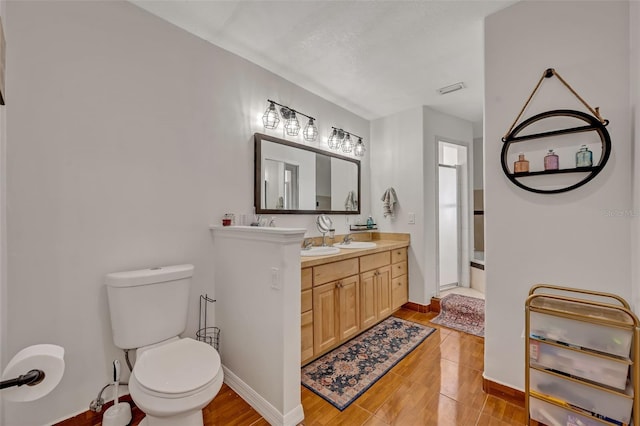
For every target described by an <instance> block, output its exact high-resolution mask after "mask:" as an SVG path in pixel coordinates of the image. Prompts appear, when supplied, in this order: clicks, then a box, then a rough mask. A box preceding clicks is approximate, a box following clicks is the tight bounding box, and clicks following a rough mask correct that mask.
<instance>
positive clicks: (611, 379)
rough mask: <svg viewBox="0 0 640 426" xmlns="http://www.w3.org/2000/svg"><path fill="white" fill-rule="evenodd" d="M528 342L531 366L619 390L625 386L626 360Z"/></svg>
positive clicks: (538, 342) (627, 368)
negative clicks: (559, 372)
mask: <svg viewBox="0 0 640 426" xmlns="http://www.w3.org/2000/svg"><path fill="white" fill-rule="evenodd" d="M529 344H530V349H529V358H530V360H529V361H530V363H531V364H532V365H534V366H539V367H542V368H545V369H550V370H555V371H561V372H563V373H566V374H570V375H572V376H575V377H580V378H582V379H587V380H592V381H594V382H597V383H601V384H603V385H607V386H611V387H613V388H616V389H620V390H624V389H625V388H626V386H627V374H628V373H629V364H630V361H629V360H621V359H618V358H611V357H606V356H598V355H596V354H593V353H587V352H582V351H577V350H572V349H568V348H565V347H561V346H555V345H550V344H547V343H543V342H540V341H537V340H530V341H529Z"/></svg>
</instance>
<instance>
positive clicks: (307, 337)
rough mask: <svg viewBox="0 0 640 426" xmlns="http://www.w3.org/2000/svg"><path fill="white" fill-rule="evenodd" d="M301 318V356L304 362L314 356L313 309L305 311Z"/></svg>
mask: <svg viewBox="0 0 640 426" xmlns="http://www.w3.org/2000/svg"><path fill="white" fill-rule="evenodd" d="M300 319H301V321H300V345H301V346H300V358H301V363H302V364H304V363H305V362H306V361H307V360H309V359H311V358H313V311H307V312H305V313H303V314H302V317H301V318H300Z"/></svg>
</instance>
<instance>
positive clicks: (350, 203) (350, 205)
mask: <svg viewBox="0 0 640 426" xmlns="http://www.w3.org/2000/svg"><path fill="white" fill-rule="evenodd" d="M344 209H345V210H346V211H348V212H350V211H356V210H358V201H357V200H356V193H355V192H354V191H349V193H348V194H347V199H346V200H345V201H344Z"/></svg>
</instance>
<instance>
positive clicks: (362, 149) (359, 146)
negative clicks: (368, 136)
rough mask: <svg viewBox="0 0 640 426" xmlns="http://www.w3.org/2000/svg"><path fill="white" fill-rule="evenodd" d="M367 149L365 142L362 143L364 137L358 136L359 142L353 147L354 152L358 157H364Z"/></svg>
mask: <svg viewBox="0 0 640 426" xmlns="http://www.w3.org/2000/svg"><path fill="white" fill-rule="evenodd" d="M365 151H366V149H365V147H364V143H362V138H358V143H357V144H356V147H355V148H354V149H353V153H354V154H355V155H356V157H364V152H365Z"/></svg>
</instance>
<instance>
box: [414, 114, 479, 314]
mask: <svg viewBox="0 0 640 426" xmlns="http://www.w3.org/2000/svg"><path fill="white" fill-rule="evenodd" d="M423 114H424V121H423V132H424V134H423V138H424V142H423V143H424V149H423V152H422V155H423V185H424V199H423V203H424V204H423V206H422V208H423V210H424V223H425V228H424V235H423V237H422V238H423V239H424V241H425V257H424V260H423V262H424V265H425V266H424V268H425V270H426V271H429V272H428V273H427V274H425V290H424V297H425V300H424V302H419V303H423V304H428V303H429V302H430V300H431V298H432V297H433V296H435V295H436V294H438V270H437V267H438V266H437V265H438V238H437V235H438V233H437V232H438V201H437V200H438V192H437V188H438V141H444V142H451V143H456V144H462V145H464V146H466V147H467V155H468V158H473V155H474V154H473V124H472V123H471V122H470V121H466V120H463V119H461V118H458V117H454V116H451V115H448V114H443V113H441V112H439V111H436V110H434V109H432V108H429V107H424V108H423ZM467 164H468V165H469V170H468V173H469V174H468V175H467V176H466V180H467V182H468V187H467V192H466V198H467V203H468V205H469V207H470V209H471V211H469V212H468V213H469V214H468V215H467V218H466V220H464V221H463V222H462V225H461V229H460V232H461V233H462V244H463V245H466V246H467V247H468V251H469V250H470V253H471V254H473V246H472V245H471V240H472V239H471V238H469V237H470V232H471V231H470V229H469V224H470V222H471V214H472V213H473V212H472V209H473V207H472V205H473V198H472V194H471V191H468V188H470V187H472V186H471V185H472V184H473V183H472V182H471V180H470V178H469V176H473V163H470V162H468V161H467ZM468 254H469V253H467V254H466V255H465V256H463V258H462V260H461V262H462V265H469V257H468ZM469 274H470V272H469V268H465V267H463V268H462V270H461V276H460V280H461V282H462V285H463V286H465V287H469V282H470V277H469Z"/></svg>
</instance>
